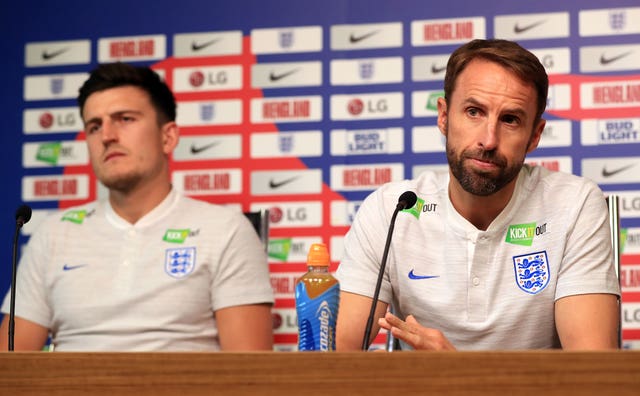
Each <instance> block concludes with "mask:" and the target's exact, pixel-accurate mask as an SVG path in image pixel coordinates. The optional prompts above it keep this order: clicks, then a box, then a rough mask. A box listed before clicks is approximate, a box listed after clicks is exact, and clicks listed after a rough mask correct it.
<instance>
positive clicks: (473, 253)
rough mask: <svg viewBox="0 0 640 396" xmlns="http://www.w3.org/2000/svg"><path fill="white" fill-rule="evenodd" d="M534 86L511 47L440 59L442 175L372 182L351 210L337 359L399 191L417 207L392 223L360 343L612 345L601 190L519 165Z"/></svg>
mask: <svg viewBox="0 0 640 396" xmlns="http://www.w3.org/2000/svg"><path fill="white" fill-rule="evenodd" d="M547 90H548V79H547V74H546V72H545V70H544V67H543V66H542V65H541V64H540V62H539V61H538V59H537V58H536V57H535V56H534V55H533V54H531V53H530V52H529V51H527V50H525V49H524V48H522V47H520V46H519V45H518V44H516V43H513V42H510V41H506V40H474V41H471V42H469V43H467V44H465V45H463V46H462V47H460V48H458V49H457V50H456V51H455V52H454V53H453V54H452V55H451V57H450V58H449V62H448V64H447V72H446V76H445V82H444V91H445V96H444V98H440V99H439V100H438V128H439V129H440V131H441V133H442V134H443V135H444V136H445V138H446V154H447V160H448V162H449V172H425V173H423V174H421V175H420V176H419V177H418V178H416V179H413V180H406V181H403V182H397V183H389V184H386V185H384V186H382V187H381V188H379V189H378V190H376V191H375V192H374V193H372V194H371V195H370V196H368V197H367V198H366V200H365V201H364V202H363V204H362V205H361V206H360V208H359V209H358V213H357V215H356V218H355V220H354V222H353V225H352V227H351V229H350V230H349V232H348V234H347V236H346V237H345V241H344V245H345V251H344V256H343V259H342V262H341V263H340V266H339V268H338V272H337V276H338V278H339V280H340V285H341V294H340V309H339V315H338V323H337V336H336V338H337V341H336V347H337V349H338V350H356V349H360V348H362V344H363V334H364V332H365V325H366V322H367V317H368V313H369V310H370V307H371V304H372V296H373V292H374V290H373V289H374V285H375V284H376V280H377V277H378V269H379V266H380V263H381V257H382V253H383V248H384V244H385V239H386V233H387V229H388V225H389V222H390V218H391V215H392V213H393V211H394V209H395V207H396V204H397V203H398V198H399V196H400V195H401V194H402V193H403V192H405V191H413V192H415V193H416V195H417V197H418V202H417V203H416V205H415V206H414V207H413V208H410V209H408V210H404V211H402V212H400V213H399V215H398V217H397V221H396V224H395V232H394V235H393V242H392V244H391V249H390V251H389V256H388V262H387V266H386V269H385V273H384V278H383V282H382V289H381V292H380V298H379V302H378V303H377V306H376V319H377V323H374V326H373V331H372V332H371V334H373V335H374V336H375V335H376V334H377V333H378V331H379V329H380V327H382V328H384V329H387V330H390V332H391V334H392V335H393V336H395V337H396V338H397V339H399V340H400V341H401V343H402V345H403V349H405V348H412V349H426V350H453V349H465V350H478V349H540V348H563V349H607V348H616V347H617V326H618V306H617V304H618V302H617V296H618V295H619V293H620V291H619V286H618V282H617V278H616V274H615V270H614V266H613V255H612V249H611V243H610V232H609V223H608V214H607V209H606V203H605V199H604V195H603V193H602V192H601V191H600V190H599V188H598V187H597V186H596V185H595V184H594V183H593V182H591V181H589V180H586V179H584V178H580V177H577V176H573V175H569V174H563V173H561V172H551V171H548V170H546V169H544V168H541V167H535V166H528V165H523V163H524V159H525V156H526V155H527V154H528V153H530V152H531V151H533V150H534V149H535V148H536V147H537V145H538V142H539V140H540V135H541V134H542V131H543V129H544V126H545V120H544V119H542V114H543V113H544V110H545V106H546V99H547ZM389 304H391V306H392V307H393V311H394V312H395V315H393V314H391V313H386V314H385V312H386V311H387V308H388V305H389ZM371 338H373V337H371Z"/></svg>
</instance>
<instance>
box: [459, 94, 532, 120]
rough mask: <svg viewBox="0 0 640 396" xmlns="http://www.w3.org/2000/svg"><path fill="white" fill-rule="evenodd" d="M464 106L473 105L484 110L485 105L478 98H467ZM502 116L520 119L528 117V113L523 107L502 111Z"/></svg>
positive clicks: (508, 108)
mask: <svg viewBox="0 0 640 396" xmlns="http://www.w3.org/2000/svg"><path fill="white" fill-rule="evenodd" d="M463 104H464V105H467V104H469V105H472V106H477V107H480V108H484V107H485V105H483V104H482V103H481V102H480V101H478V100H477V99H476V98H473V97H470V98H466V99H465V100H464V102H463ZM501 113H502V114H512V115H516V116H518V117H520V118H526V117H527V112H526V111H525V110H524V109H523V108H522V107H507V108H505V109H502V111H501Z"/></svg>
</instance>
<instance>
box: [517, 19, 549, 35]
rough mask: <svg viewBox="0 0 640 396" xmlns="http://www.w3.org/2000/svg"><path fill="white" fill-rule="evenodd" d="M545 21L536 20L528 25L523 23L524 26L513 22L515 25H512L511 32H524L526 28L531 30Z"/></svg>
mask: <svg viewBox="0 0 640 396" xmlns="http://www.w3.org/2000/svg"><path fill="white" fill-rule="evenodd" d="M545 22H546V21H538V22H534V23H532V24H530V25H525V26H520V25H518V24H517V23H516V24H515V26H514V27H513V32H514V33H516V34H520V33H524V32H526V31H527V30H531V29H533V28H534V27H538V26H540V25H542V24H543V23H545Z"/></svg>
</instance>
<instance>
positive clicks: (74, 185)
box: [0, 0, 640, 350]
mask: <svg viewBox="0 0 640 396" xmlns="http://www.w3.org/2000/svg"><path fill="white" fill-rule="evenodd" d="M36 8H37V12H36ZM5 9H6V10H5V11H6V12H3V13H2V15H1V16H0V18H2V21H1V22H2V23H0V33H1V35H0V43H1V47H0V49H1V50H2V52H3V55H4V56H3V61H2V64H1V66H0V67H1V68H2V72H3V75H4V76H5V81H4V85H3V86H4V89H3V94H2V95H0V103H1V105H2V107H1V108H2V109H3V110H4V114H5V115H6V116H5V117H4V125H3V126H4V128H3V131H2V133H1V134H0V136H1V138H2V143H3V147H4V155H3V156H2V161H3V167H2V168H3V185H4V194H3V195H2V200H1V202H2V208H3V210H2V212H3V213H5V214H6V215H5V216H4V218H5V221H4V222H5V226H4V227H2V228H1V229H2V231H1V232H2V234H1V235H0V237H1V238H2V240H4V241H6V242H5V247H6V248H5V249H3V251H4V252H5V253H3V257H4V259H3V260H2V262H4V263H6V265H3V266H1V267H0V282H1V285H0V287H1V288H2V290H3V291H4V290H6V289H7V288H8V286H9V281H10V274H11V272H10V271H11V267H10V265H9V263H10V259H11V256H10V254H11V253H10V252H11V249H10V241H11V233H12V226H11V224H12V223H13V221H12V218H13V213H14V210H15V208H17V207H18V206H19V204H20V203H21V202H26V203H28V204H29V205H31V206H32V207H33V208H34V209H35V215H34V220H33V221H32V222H31V223H30V224H28V225H27V227H25V233H24V236H23V239H22V242H26V241H27V239H28V235H29V234H30V233H31V232H32V231H33V229H35V228H37V223H38V221H39V219H40V218H42V216H44V215H45V214H46V213H48V212H49V211H51V210H54V209H57V208H64V207H69V206H72V205H75V204H79V203H83V202H87V201H91V200H93V199H96V198H102V197H104V194H105V192H104V190H103V189H102V188H100V186H99V185H98V183H97V181H96V179H95V177H94V176H93V174H92V172H91V169H90V166H89V165H88V161H87V157H86V149H84V144H83V141H84V134H83V133H82V132H81V130H82V123H81V120H80V119H79V114H78V113H77V109H75V106H76V103H75V94H76V92H77V86H78V84H80V83H81V82H82V81H83V79H84V78H85V77H86V73H87V72H88V71H89V70H90V69H92V68H93V67H95V66H96V65H97V64H98V63H101V62H111V61H117V60H121V61H126V62H131V63H135V64H141V65H149V66H152V67H153V68H154V69H155V70H157V71H158V72H159V73H160V74H161V75H162V76H163V78H165V80H166V81H167V83H168V84H169V85H170V86H171V87H172V88H173V89H174V91H175V94H176V98H177V100H178V102H179V107H178V114H179V116H178V117H179V118H178V122H179V124H180V125H181V135H182V138H181V145H180V146H179V147H178V149H176V152H175V153H174V156H173V162H172V172H173V183H174V186H175V187H176V188H178V189H180V190H181V191H183V192H184V193H185V194H187V195H190V196H193V197H196V198H198V199H203V200H206V201H209V202H215V203H221V204H228V205H235V206H237V207H238V209H241V210H245V211H248V210H255V209H259V208H268V209H269V210H270V211H271V232H270V246H269V257H270V264H269V265H270V269H271V272H272V285H273V287H274V291H275V293H276V298H277V301H276V306H275V308H274V333H275V341H276V344H277V347H278V348H279V349H283V350H285V349H292V348H294V346H295V344H296V341H297V335H296V331H297V328H296V321H295V308H294V301H293V293H294V282H295V280H296V278H297V277H298V276H300V275H301V274H303V273H304V271H305V264H304V261H305V257H306V252H307V250H308V248H309V246H310V245H311V244H312V243H314V242H321V241H322V242H325V243H328V244H329V248H330V251H331V255H332V270H335V268H336V266H337V265H338V262H339V258H340V254H341V251H342V248H343V246H342V237H343V235H344V233H345V232H346V231H347V230H348V227H349V223H350V221H351V219H352V218H353V215H354V214H355V212H356V210H357V207H358V204H359V202H360V201H361V200H362V199H364V197H366V195H367V194H369V193H370V192H371V191H372V190H373V189H375V188H376V187H377V186H379V185H380V184H382V183H384V182H387V181H392V180H400V179H404V178H411V177H413V176H415V175H416V174H417V173H419V172H420V171H421V170H423V169H428V168H430V167H441V166H444V165H445V164H446V158H445V155H444V148H443V141H442V138H441V136H440V134H439V132H438V131H437V129H436V128H435V125H436V117H435V116H436V113H435V108H434V106H433V104H434V103H435V100H436V99H437V97H438V96H440V95H442V78H443V77H444V69H443V68H444V66H445V65H446V60H447V58H448V55H449V54H450V53H451V51H453V50H454V49H455V48H456V47H457V46H458V45H459V44H460V43H462V42H465V41H467V40H469V39H471V38H492V37H498V38H508V39H513V40H516V41H518V42H520V43H521V44H522V45H523V46H525V47H526V48H529V49H531V50H532V51H533V52H534V53H535V54H536V55H537V56H538V57H539V58H540V59H541V61H542V62H543V64H544V65H545V67H547V71H548V73H549V75H550V81H551V89H550V95H549V100H548V111H547V113H546V114H545V118H547V119H548V120H549V127H548V128H547V130H545V134H544V135H543V139H542V142H541V145H540V147H539V148H538V149H537V150H536V151H534V153H532V155H531V156H530V158H529V159H528V161H529V162H532V163H537V164H540V165H542V166H547V167H549V168H552V169H555V170H561V171H566V172H571V173H574V174H578V175H584V176H587V177H590V178H592V179H594V180H595V181H596V182H598V183H599V184H600V186H601V187H602V189H603V190H604V191H605V192H616V193H620V195H621V214H622V221H621V222H622V227H623V238H622V239H623V246H624V247H623V255H622V271H621V273H622V285H623V305H622V308H623V309H622V315H623V336H624V339H625V340H626V345H627V347H640V346H639V345H640V344H638V343H640V134H639V131H640V5H638V4H637V1H632V0H628V1H622V0H616V1H612V2H608V3H607V4H606V6H605V5H603V3H602V2H599V1H595V0H589V1H582V2H580V3H579V4H573V3H572V4H559V3H558V2H553V1H550V0H542V1H538V2H535V3H530V2H529V3H527V2H524V3H522V2H511V3H505V2H498V1H486V2H484V3H482V6H481V7H479V6H478V3H477V2H472V1H468V0H454V1H453V2H447V3H446V4H444V3H443V4H435V3H427V2H423V1H418V0H407V1H402V2H390V1H381V0H369V1H340V0H328V1H323V2H310V1H289V0H275V1H268V2H257V1H248V0H238V1H234V2H226V3H225V2H216V3H215V4H212V3H208V2H205V1H195V0H185V1H181V2H169V1H164V0H160V1H159V2H158V1H156V2H153V3H151V2H147V1H142V2H125V1H121V0H114V1H112V2H109V5H108V7H107V6H106V5H98V4H95V5H94V4H87V3H82V4H75V2H72V1H69V0H66V1H65V0H62V1H59V2H55V4H49V3H45V2H43V4H40V5H37V6H36V7H35V8H34V5H33V4H30V5H29V6H27V5H23V4H13V5H10V6H5ZM505 270H509V269H505ZM372 286H373V285H372ZM381 340H382V338H378V341H381ZM636 340H638V341H636Z"/></svg>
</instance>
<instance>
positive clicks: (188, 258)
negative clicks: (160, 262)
mask: <svg viewBox="0 0 640 396" xmlns="http://www.w3.org/2000/svg"><path fill="white" fill-rule="evenodd" d="M195 267H196V248H195V247H185V248H175V249H167V250H166V252H165V259H164V270H165V272H166V273H167V274H169V275H170V276H172V277H174V278H178V279H180V278H184V277H185V276H187V275H189V274H190V273H192V272H193V270H194V268H195Z"/></svg>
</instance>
